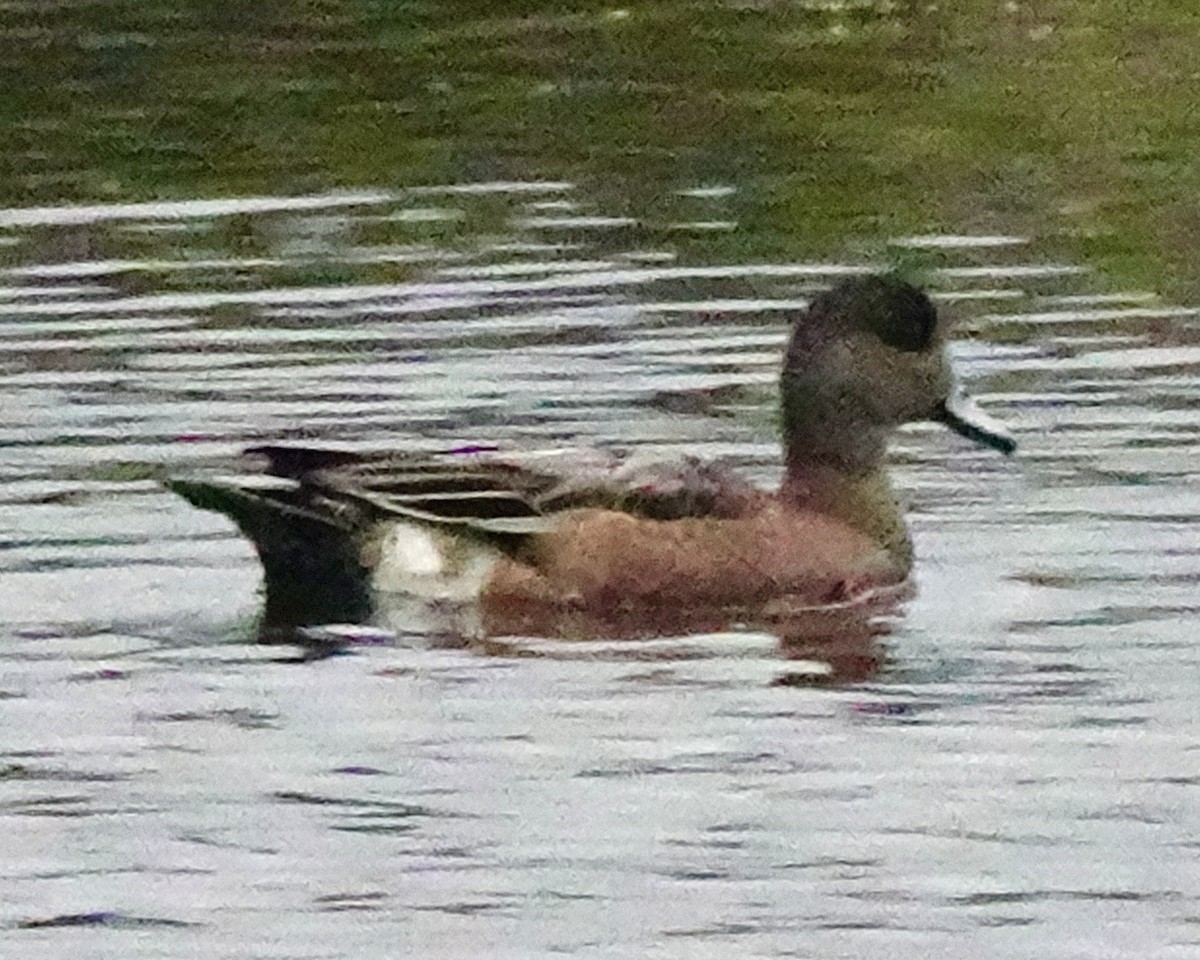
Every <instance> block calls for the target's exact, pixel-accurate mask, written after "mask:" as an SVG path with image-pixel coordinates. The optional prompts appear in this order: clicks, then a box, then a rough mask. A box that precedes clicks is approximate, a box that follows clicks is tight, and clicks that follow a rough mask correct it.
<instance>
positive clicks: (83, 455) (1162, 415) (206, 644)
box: [0, 183, 1200, 958]
mask: <svg viewBox="0 0 1200 960" xmlns="http://www.w3.org/2000/svg"><path fill="white" fill-rule="evenodd" d="M712 186H714V187H717V188H719V187H721V185H720V184H715V185H712ZM729 195H730V191H728V190H724V189H707V190H690V191H680V192H678V193H676V194H673V195H671V196H670V197H666V198H660V200H659V207H660V209H662V208H663V207H664V206H665V207H669V208H670V210H671V217H670V219H669V221H665V222H663V223H662V224H660V225H659V226H657V227H648V226H646V224H645V223H644V222H642V221H640V220H639V219H638V218H637V217H636V215H634V216H628V215H627V213H626V212H622V213H621V214H620V215H616V214H614V213H613V212H611V211H609V210H607V209H605V208H604V206H603V205H602V204H601V203H599V202H597V201H595V200H592V199H590V198H589V196H588V194H587V193H586V192H585V191H583V190H582V189H581V188H578V187H575V186H572V185H570V184H566V183H472V184H464V185H460V186H454V187H447V188H444V189H423V190H413V191H382V192H381V191H375V192H370V193H362V194H357V195H352V194H345V195H321V196H302V197H297V198H290V199H274V198H261V199H251V200H245V201H242V202H236V201H230V202H219V203H218V202H213V203H208V202H195V203H187V202H182V203H173V204H164V205H161V206H159V205H154V204H146V205H136V204H135V205H125V206H113V207H104V206H97V207H92V208H79V207H73V208H47V209H28V208H26V209H14V210H8V211H2V212H0V224H3V234H2V237H3V240H4V244H5V245H4V246H3V248H0V256H2V257H3V261H4V268H3V271H2V272H0V393H2V396H3V406H2V408H0V445H2V446H3V448H4V449H3V453H4V456H3V462H2V465H0V471H2V473H0V536H2V538H3V540H2V543H3V551H2V552H0V583H2V584H3V590H2V591H0V639H2V641H3V646H2V649H0V816H2V818H3V832H4V836H5V838H6V839H5V844H4V848H5V857H4V859H3V866H2V867H0V921H3V923H4V924H5V925H6V927H7V929H6V930H5V931H4V932H3V934H0V935H2V936H3V938H4V940H5V942H6V943H7V944H8V946H7V947H6V953H7V952H9V951H11V952H12V955H14V956H16V955H18V954H20V955H29V954H30V952H31V951H41V954H40V955H51V956H64V957H65V956H78V955H81V954H85V953H86V954H89V955H97V952H100V953H103V954H104V955H110V956H122V957H142V956H144V957H152V956H153V957H162V956H200V955H204V956H227V957H233V956H237V957H258V956H261V957H305V958H307V957H350V956H353V957H372V956H380V957H383V956H396V955H401V954H403V955H420V956H428V957H463V956H491V957H506V956H512V957H529V956H543V955H551V954H555V955H558V954H566V955H577V956H588V957H590V956H613V957H617V956H620V957H629V956H672V957H674V956H679V957H695V956H722V957H725V956H746V957H751V956H763V957H767V956H799V957H854V958H864V957H880V958H883V957H894V956H898V955H901V954H907V955H911V956H918V957H920V956H937V957H964V956H981V957H987V956H998V957H999V956H1012V957H1017V956H1031V955H1037V956H1043V957H1064V958H1065V957H1072V958H1074V957H1079V958H1085V957H1086V958H1092V957H1130V958H1133V957H1137V958H1150V957H1154V958H1159V957H1162V958H1166V957H1180V958H1183V957H1190V956H1195V955H1196V953H1195V951H1196V950H1197V949H1198V947H1197V944H1198V942H1200V933H1198V932H1197V931H1200V926H1198V922H1200V901H1198V897H1200V875H1198V873H1200V860H1198V857H1197V853H1198V851H1200V807H1198V805H1197V789H1198V784H1200V778H1197V776H1196V773H1195V771H1196V759H1197V754H1196V707H1195V697H1194V687H1195V679H1194V678H1195V671H1196V667H1197V654H1196V652H1195V650H1196V646H1195V640H1194V622H1195V617H1194V610H1195V606H1196V599H1195V597H1196V593H1195V590H1196V579H1197V574H1198V573H1200V559H1198V557H1197V548H1196V544H1195V536H1194V517H1195V514H1196V512H1197V508H1198V506H1200V504H1198V500H1197V496H1196V494H1195V492H1194V485H1193V483H1192V475H1193V472H1194V470H1195V466H1194V464H1195V453H1196V451H1195V441H1194V436H1195V415H1194V412H1193V410H1192V397H1193V396H1194V395H1195V392H1196V390H1197V369H1198V366H1200V353H1197V350H1196V347H1195V346H1194V345H1193V344H1194V343H1195V336H1194V329H1195V326H1194V325H1195V314H1194V312H1193V311H1190V310H1182V309H1178V308H1175V307H1171V306H1169V305H1164V304H1162V303H1160V302H1158V301H1157V300H1155V299H1153V298H1149V297H1146V296H1143V295H1139V294H1136V293H1132V294H1129V295H1116V296H1113V295H1111V294H1109V295H1100V294H1099V293H1097V292H1096V291H1097V289H1098V286H1097V284H1096V283H1095V282H1094V280H1093V279H1092V278H1090V277H1089V276H1088V274H1087V273H1086V272H1082V271H1080V270H1078V269H1076V268H1075V267H1074V266H1073V265H1071V264H1054V263H1047V262H1046V261H1045V260H1044V259H1042V260H1038V259H1037V258H1035V257H1032V256H1031V255H1030V250H1029V249H1028V248H1027V247H1026V245H1024V244H1022V243H1021V242H1020V241H1019V239H1017V238H1005V237H987V236H981V235H980V236H976V235H972V236H963V237H941V238H939V237H916V238H898V239H897V240H896V241H895V244H894V246H895V248H896V249H898V250H900V249H909V250H917V249H930V248H935V249H937V250H938V251H939V252H940V255H941V257H942V258H943V263H944V267H943V268H942V269H941V270H940V271H939V272H936V273H935V274H934V282H935V285H936V287H937V289H938V290H939V297H940V300H941V302H942V305H943V309H946V310H949V311H951V312H953V313H954V314H955V315H956V316H957V317H958V318H959V328H958V337H957V339H956V342H955V344H954V354H955V356H956V359H957V361H958V363H959V365H960V368H961V370H962V372H963V375H964V378H965V379H966V381H967V382H968V385H969V386H970V387H971V388H972V390H973V391H974V392H975V393H976V394H977V395H978V396H979V397H980V399H981V400H982V402H983V403H984V404H985V405H986V406H987V407H988V408H989V410H990V411H991V412H993V413H994V414H996V415H997V416H999V417H1001V418H1003V419H1005V420H1007V421H1008V422H1010V423H1011V424H1012V425H1013V426H1014V427H1015V428H1016V430H1017V432H1018V435H1019V439H1020V441H1021V444H1022V446H1021V449H1020V452H1019V453H1018V455H1017V456H1015V457H1014V458H1012V459H1007V460H1006V459H1003V458H1001V457H998V456H997V455H995V454H993V453H990V452H987V451H983V450H980V449H976V448H972V447H970V446H969V445H967V444H966V443H965V442H964V441H962V440H961V439H960V438H957V437H955V436H953V435H950V434H948V433H946V432H944V431H939V430H937V429H935V428H933V427H928V428H914V429H911V430H909V431H907V432H905V433H904V434H903V435H902V436H900V437H899V438H898V440H897V442H896V444H895V450H894V462H895V473H896V476H897V479H898V484H899V486H900V488H901V489H902V490H903V492H904V494H905V496H906V497H907V499H908V500H909V502H910V503H911V504H912V511H911V520H912V524H913V527H914V533H915V537H916V542H917V552H918V555H919V560H918V569H919V594H918V596H917V597H916V599H915V600H913V601H912V602H911V603H910V604H909V605H908V608H907V611H906V613H905V614H904V615H903V616H902V617H900V618H898V619H897V620H896V621H895V622H894V623H892V624H890V634H888V635H886V636H881V637H877V638H876V639H874V640H868V641H865V642H864V643H865V645H864V646H863V647H862V648H861V649H859V650H858V651H857V653H856V654H855V656H857V657H858V658H859V661H858V665H857V667H856V668H855V669H853V670H851V671H850V672H849V673H843V672H841V671H839V670H837V669H833V668H831V667H830V665H829V663H827V662H822V659H821V654H820V647H819V645H818V646H817V647H814V648H812V649H811V650H810V651H809V654H807V655H806V656H805V657H802V658H801V659H799V660H797V659H795V658H794V657H791V658H789V656H788V655H787V651H785V650H784V649H782V648H781V647H780V645H779V643H778V641H777V640H776V639H775V638H773V637H771V636H768V635H766V634H759V633H730V634H721V635H706V636H698V637H687V638H680V639H678V640H662V641H656V642H652V643H599V642H598V643H590V644H589V643H577V644H570V643H561V642H558V643H551V642H544V641H543V642H538V641H522V640H515V641H514V642H513V643H512V644H511V645H497V646H495V647H489V648H487V649H479V648H476V647H473V646H467V647H462V646H454V645H449V646H448V645H446V644H445V643H444V642H438V641H437V640H436V639H435V638H434V637H433V636H432V635H430V634H429V633H428V632H427V631H426V630H425V628H424V627H423V626H422V625H420V624H413V629H412V630H411V631H409V632H407V633H404V632H402V634H401V635H399V636H396V637H389V636H386V635H380V636H374V635H369V636H367V637H365V638H358V639H359V641H360V642H350V643H348V645H347V646H346V648H345V651H344V652H343V654H342V655H338V656H333V657H328V658H325V659H317V660H310V659H305V657H303V656H301V655H300V652H299V651H297V650H293V649H292V648H290V647H278V646H262V645H257V644H255V643H253V642H251V641H252V639H253V637H254V635H255V629H256V625H255V618H256V614H257V611H258V608H259V602H260V600H259V596H258V592H257V591H258V587H259V571H258V566H257V563H256V561H255V559H254V557H253V554H252V552H251V550H250V549H249V547H248V546H247V545H246V544H245V543H244V542H243V541H242V540H241V539H239V538H238V537H237V536H236V535H235V533H234V532H233V530H232V527H231V525H230V524H229V523H228V522H226V521H225V520H224V519H223V518H221V517H219V516H216V515H214V514H207V513H200V512H198V511H195V510H193V509H191V508H190V507H188V506H187V505H186V504H185V503H183V502H182V501H181V500H178V499H175V498H173V497H172V496H171V495H169V494H167V493H166V492H164V491H163V490H161V489H160V488H159V486H158V485H157V482H156V479H155V477H156V476H157V475H158V474H159V473H160V472H170V473H193V472H195V473H203V472H205V471H210V470H219V469H222V468H225V469H228V468H229V466H230V465H231V463H232V462H233V458H234V456H235V454H236V452H237V451H238V449H239V448H240V447H241V446H242V445H244V444H246V443H247V442H250V441H260V440H264V439H271V440H275V439H279V438H291V437H303V438H315V439H320V440H322V441H338V442H343V443H346V444H349V445H365V446H378V445H379V444H381V443H384V442H390V443H395V444H397V445H401V446H405V447H409V448H413V449H434V448H442V447H445V446H447V445H448V444H456V443H461V442H481V441H483V442H488V443H498V444H501V445H510V444H511V445H516V446H557V445H563V444H588V443H605V444H610V445H617V446H622V447H626V448H634V447H640V446H643V445H652V446H654V447H656V448H661V449H665V450H667V451H683V450H687V451H691V452H700V453H704V454H707V455H723V456H729V457H732V458H733V459H734V460H736V461H737V462H738V463H740V464H741V465H742V466H743V467H744V468H745V470H747V471H748V472H749V473H750V474H751V475H753V476H754V477H755V478H757V479H758V480H760V481H762V482H770V481H771V480H773V479H774V478H775V477H776V476H777V473H778V450H777V446H776V441H775V436H774V415H773V406H772V404H773V383H774V376H775V367H776V362H777V351H778V349H779V347H780V345H781V342H782V339H783V337H784V335H785V330H786V323H787V315H788V312H789V311H791V310H793V309H795V308H796V307H797V306H799V305H800V304H802V303H803V302H804V300H805V298H806V297H807V296H808V295H809V294H810V293H811V291H813V290H814V289H817V288H818V287H820V286H821V285H823V284H826V283H828V282H830V281H831V280H832V279H834V278H836V277H837V276H839V275H840V274H842V273H844V272H845V271H846V270H847V269H850V268H849V267H847V266H843V265H840V264H835V263H795V264H793V263H785V264H775V263H760V264H751V265H742V266H736V267H735V266H729V265H726V264H722V263H720V262H715V263H714V262H704V261H703V260H702V259H700V258H695V257H693V258H690V259H689V258H681V257H679V256H677V255H676V254H674V253H673V252H672V250H673V249H674V248H673V247H672V245H671V243H670V240H671V237H672V236H673V235H674V234H675V232H677V231H689V230H695V229H701V228H705V227H707V226H709V225H712V224H720V223H723V222H726V221H729V220H730V213H729V211H728V209H727V206H726V205H727V203H728V202H729V201H728V197H729ZM635 214H636V211H635ZM352 639H353V638H352ZM367 641H370V642H367ZM830 659H833V660H835V661H836V658H835V657H833V656H832V655H831V657H830ZM842 665H843V666H845V664H844V663H843V664H842ZM831 670H832V673H831Z"/></svg>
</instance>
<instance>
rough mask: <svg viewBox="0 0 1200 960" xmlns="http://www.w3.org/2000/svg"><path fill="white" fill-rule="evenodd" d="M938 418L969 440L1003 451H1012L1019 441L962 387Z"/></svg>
mask: <svg viewBox="0 0 1200 960" xmlns="http://www.w3.org/2000/svg"><path fill="white" fill-rule="evenodd" d="M937 419H939V420H941V421H942V422H943V423H944V424H946V426H948V427H949V428H950V429H951V430H953V431H955V432H956V433H961V434H962V435H963V436H964V437H966V438H967V439H968V440H974V441H975V442H976V443H982V444H983V445H984V446H986V447H991V448H993V449H994V450H999V451H1000V452H1001V453H1012V452H1013V451H1014V450H1016V449H1017V441H1016V440H1014V439H1013V436H1012V434H1011V433H1009V432H1008V429H1007V428H1006V427H1005V426H1004V424H1002V423H1001V422H1000V421H999V420H996V419H995V418H994V417H990V416H988V415H987V414H986V413H984V412H983V411H982V410H981V409H979V405H978V404H976V403H975V401H974V400H972V399H971V398H970V397H969V396H967V395H966V394H965V393H964V392H963V391H962V390H961V389H958V388H955V390H954V392H953V393H951V394H950V396H949V398H947V399H946V401H945V402H944V403H943V404H942V405H941V408H940V409H939V410H938V413H937Z"/></svg>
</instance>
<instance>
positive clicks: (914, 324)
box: [871, 287, 937, 353]
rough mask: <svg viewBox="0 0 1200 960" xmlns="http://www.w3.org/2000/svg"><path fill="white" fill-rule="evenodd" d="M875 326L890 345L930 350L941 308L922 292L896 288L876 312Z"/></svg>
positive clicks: (917, 350)
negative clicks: (937, 307) (936, 307)
mask: <svg viewBox="0 0 1200 960" xmlns="http://www.w3.org/2000/svg"><path fill="white" fill-rule="evenodd" d="M871 313H872V319H873V321H874V322H873V323H872V324H871V329H872V331H873V332H874V333H875V335H876V336H878V337H879V339H880V340H882V341H883V342H884V343H886V344H887V345H888V346H889V347H892V348H894V349H896V350H903V351H906V352H908V353H919V352H921V351H922V350H928V349H929V347H930V346H931V345H932V344H933V335H934V332H935V331H936V330H937V310H936V309H935V308H934V306H933V304H932V303H930V302H929V298H928V297H927V296H925V294H923V293H921V291H919V290H917V289H915V288H913V287H908V288H907V289H904V290H897V291H894V292H893V293H892V294H891V295H890V296H889V297H887V298H886V299H884V300H883V302H881V303H880V304H879V309H878V310H876V311H872V312H871Z"/></svg>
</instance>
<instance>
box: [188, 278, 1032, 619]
mask: <svg viewBox="0 0 1200 960" xmlns="http://www.w3.org/2000/svg"><path fill="white" fill-rule="evenodd" d="M945 341H946V329H945V325H944V323H943V322H942V321H941V320H940V319H939V317H938V313H937V311H936V309H935V308H934V306H933V304H932V303H931V302H930V300H929V298H928V297H927V296H926V295H925V294H924V293H922V292H921V291H920V290H919V289H917V288H916V287H914V286H911V285H910V284H908V283H906V282H904V281H902V280H900V279H897V278H894V277H890V276H862V277H855V278H853V279H848V280H844V281H842V282H840V283H838V284H837V285H836V286H834V287H833V288H832V289H831V290H828V291H826V292H824V293H821V294H819V295H818V296H816V297H815V298H814V299H813V300H812V302H811V304H810V305H809V307H808V309H807V310H805V311H804V312H802V313H800V314H799V315H798V316H797V317H796V320H795V323H794V326H793V330H792V335H791V339H790V341H789V343H788V346H787V350H786V353H785V356H784V363H783V371H782V377H781V381H780V388H781V393H782V424H783V428H782V432H783V448H784V449H783V456H784V476H783V482H782V484H781V485H780V488H779V489H778V490H777V491H767V490H761V489H759V488H757V487H755V486H753V485H752V484H750V483H749V482H747V481H746V480H744V479H742V478H741V477H739V476H737V475H736V474H735V473H733V472H732V471H730V470H728V469H726V468H724V467H723V466H720V465H718V464H713V463H705V462H701V461H699V460H696V459H693V458H685V459H683V460H681V461H678V462H661V461H660V462H647V461H644V460H638V459H637V458H634V459H632V460H619V459H615V458H612V459H610V458H607V457H604V456H603V455H595V456H594V457H593V458H592V459H591V460H590V461H589V462H585V463H584V465H583V466H582V467H581V466H580V465H579V463H578V461H576V460H568V459H567V458H565V457H563V456H556V455H542V456H533V457H527V458H524V459H520V460H514V459H511V458H504V457H501V456H499V455H498V454H497V453H496V452H494V451H492V450H490V449H481V448H474V447H468V448H462V449H459V450H456V451H449V452H447V453H445V454H440V455H437V456H434V457H429V456H414V455H411V454H403V453H401V454H394V455H379V454H362V453H355V452H348V451H342V450H330V449H314V448H304V447H287V446H266V447H257V448H253V449H251V450H248V451H247V453H249V454H253V455H256V456H259V457H262V458H265V471H264V473H265V476H264V475H260V476H258V477H256V478H240V479H236V480H232V481H193V480H173V481H170V483H169V486H170V487H171V489H173V490H174V491H176V492H177V493H179V494H181V495H182V496H183V497H185V498H186V499H188V500H189V501H191V502H192V503H193V504H195V505H196V506H199V507H203V508H207V509H212V510H218V511H220V512H223V513H226V514H228V515H229V516H230V517H232V518H233V520H234V521H235V522H236V523H237V524H238V526H239V527H240V528H241V530H242V532H243V533H244V534H245V535H246V536H247V537H249V538H250V539H251V540H252V541H253V542H254V544H255V546H256V547H257V549H258V553H259V556H260V558H261V560H262V563H263V567H264V570H265V579H266V587H267V603H268V608H269V609H270V608H272V607H273V608H274V609H275V615H276V616H278V617H281V618H287V617H288V616H289V614H287V613H286V612H285V611H286V610H298V609H302V608H305V607H308V608H310V609H311V610H314V611H320V612H319V613H313V614H308V615H306V614H303V613H300V614H292V616H293V617H295V618H299V619H300V620H301V622H303V618H304V616H324V617H326V618H335V619H351V618H365V617H367V616H368V615H369V613H370V611H371V609H372V607H373V605H374V604H375V601H376V599H377V598H378V597H379V596H380V594H388V593H402V594H406V595H409V596H413V595H416V596H423V597H426V598H430V599H446V598H450V599H466V597H467V596H468V595H473V596H474V597H475V598H476V599H477V600H478V604H479V608H480V609H481V610H482V612H483V622H484V625H485V627H489V626H490V628H491V629H492V630H493V631H497V632H502V631H504V630H506V629H519V630H521V631H524V632H533V633H540V632H546V633H559V632H562V629H563V628H562V626H561V624H562V615H563V614H564V612H566V613H570V614H573V615H588V614H596V615H598V622H599V623H600V624H602V625H603V624H605V623H608V622H609V621H610V620H612V619H613V618H615V617H616V614H617V613H620V614H621V619H622V621H623V622H624V623H626V624H628V623H631V622H632V623H635V624H641V626H637V627H635V628H633V629H623V630H621V631H620V632H622V633H631V632H632V633H637V632H644V633H663V632H667V631H671V630H677V629H679V626H680V623H681V621H680V619H679V618H678V617H675V616H671V615H670V614H671V612H675V613H678V612H680V611H687V612H688V613H689V617H688V618H686V622H687V623H688V624H696V623H700V624H702V625H709V626H711V625H716V622H717V621H718V620H719V619H720V617H721V616H725V615H727V614H726V613H725V612H727V611H730V610H743V611H744V610H753V609H754V608H756V607H762V606H763V605H764V604H769V603H772V602H775V601H777V600H779V599H780V598H794V599H798V600H799V601H801V602H804V603H809V604H813V603H816V604H820V603H823V602H829V601H836V600H843V599H845V598H846V597H847V596H848V595H850V594H852V593H854V592H856V591H858V590H859V589H860V588H870V587H873V586H878V585H885V584H893V583H898V582H901V581H903V580H904V579H905V578H906V576H907V575H908V573H909V571H910V569H911V567H912V546H911V542H910V540H909V536H908V531H907V528H906V525H905V523H904V518H903V515H902V513H901V509H900V507H899V505H898V504H897V502H896V499H895V497H894V495H893V493H892V488H891V484H890V483H889V481H888V476H887V472H886V470H885V453H886V443H887V440H888V438H889V436H890V435H891V434H892V432H893V431H894V430H895V429H896V428H897V427H898V426H900V425H901V424H904V423H909V422H912V421H920V420H936V421H940V422H942V423H945V424H946V425H948V426H950V427H951V428H952V429H954V430H956V431H958V432H959V433H961V434H963V435H964V436H966V437H969V438H970V439H972V440H975V441H977V442H980V443H983V444H986V445H988V446H991V447H993V448H995V449H997V450H1000V451H1002V452H1005V453H1008V452H1011V451H1012V450H1013V448H1014V442H1013V440H1012V439H1011V438H1010V437H1009V436H1008V434H1007V433H1006V432H1004V430H1003V428H1001V427H1000V426H998V425H997V424H995V423H994V422H992V421H991V420H990V419H989V418H987V417H985V416H984V415H983V414H982V413H981V412H980V411H979V410H977V409H976V408H975V407H974V406H973V405H972V404H971V403H970V402H969V400H968V398H967V397H966V396H965V395H964V394H963V393H962V392H961V390H960V388H959V387H958V385H957V382H956V380H955V377H954V375H953V373H952V371H951V369H950V364H949V362H948V359H947V356H946V349H945ZM599 629H603V626H601V627H599Z"/></svg>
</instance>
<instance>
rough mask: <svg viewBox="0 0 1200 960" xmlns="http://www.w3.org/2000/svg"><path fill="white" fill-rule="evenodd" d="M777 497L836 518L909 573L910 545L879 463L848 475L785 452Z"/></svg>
mask: <svg viewBox="0 0 1200 960" xmlns="http://www.w3.org/2000/svg"><path fill="white" fill-rule="evenodd" d="M779 497H780V499H781V500H782V501H783V502H784V503H786V504H788V505H789V506H792V507H795V508H797V509H801V510H815V511H817V512H819V513H822V514H824V515H826V516H831V517H836V518H837V519H839V520H841V521H843V522H844V523H846V524H847V525H848V526H850V527H853V528H854V529H855V530H858V531H859V532H860V533H863V534H865V535H866V536H868V537H870V538H871V539H872V540H874V541H875V542H876V543H878V544H879V545H880V546H881V547H882V548H883V549H884V550H886V551H887V553H888V555H889V556H890V557H891V558H892V559H893V561H894V562H895V563H896V567H897V569H898V570H899V571H900V572H902V573H907V572H908V570H909V569H910V568H911V566H912V559H913V550H912V540H911V539H910V538H909V535H908V526H907V525H906V524H905V522H904V515H903V513H902V512H901V510H900V505H899V503H897V501H896V496H895V494H894V493H893V492H892V485H891V482H890V481H889V480H888V475H887V472H886V471H885V470H884V468H883V464H882V463H879V462H877V463H876V464H875V466H874V467H873V468H871V469H868V470H854V471H847V470H845V469H843V468H842V467H841V466H835V465H831V464H828V463H821V462H818V461H813V460H812V459H808V458H801V457H800V456H798V455H796V454H795V453H793V452H792V451H788V454H787V459H786V461H785V471H784V475H783V483H782V485H781V486H780V489H779Z"/></svg>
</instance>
